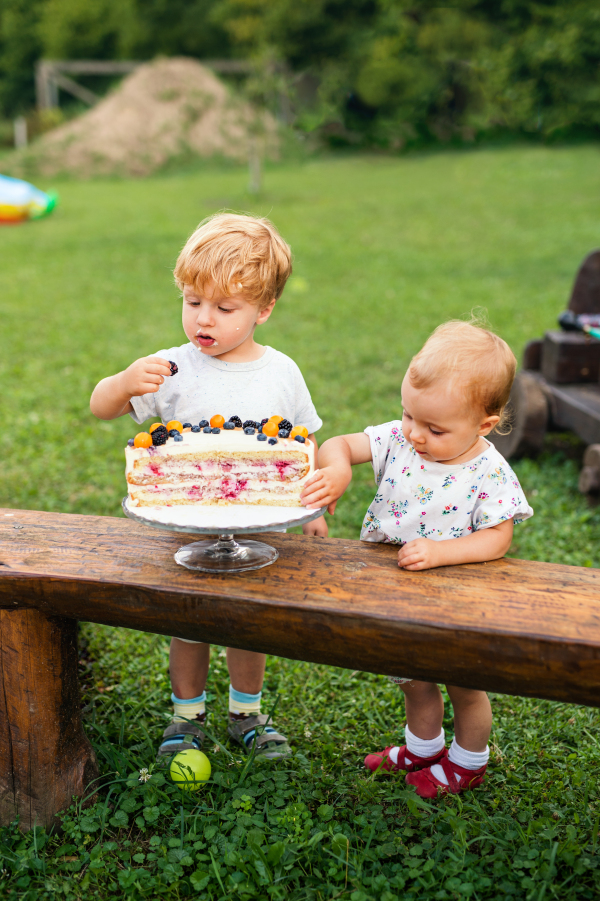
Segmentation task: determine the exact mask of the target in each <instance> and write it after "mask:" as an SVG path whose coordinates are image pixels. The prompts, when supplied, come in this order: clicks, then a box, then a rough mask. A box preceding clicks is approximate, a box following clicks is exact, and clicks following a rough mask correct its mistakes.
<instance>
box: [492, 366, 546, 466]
mask: <svg viewBox="0 0 600 901" xmlns="http://www.w3.org/2000/svg"><path fill="white" fill-rule="evenodd" d="M508 414H509V416H510V419H511V426H512V428H511V431H510V432H509V433H508V434H507V435H497V434H496V433H495V432H492V434H491V435H488V438H489V440H490V441H492V442H493V444H494V446H495V447H496V448H497V449H498V450H499V451H500V453H501V454H502V456H503V457H506V459H507V460H508V459H510V458H511V457H513V458H514V457H523V456H525V455H527V454H532V455H535V454H537V453H539V452H540V451H541V449H542V446H543V444H544V435H545V434H546V428H547V426H548V399H547V397H546V395H545V393H544V391H543V389H542V387H541V386H540V383H539V381H538V379H536V377H535V376H534V375H532V374H531V373H530V372H526V371H524V370H522V369H521V370H520V371H519V372H517V375H516V377H515V380H514V383H513V387H512V391H511V395H510V400H509V402H508Z"/></svg>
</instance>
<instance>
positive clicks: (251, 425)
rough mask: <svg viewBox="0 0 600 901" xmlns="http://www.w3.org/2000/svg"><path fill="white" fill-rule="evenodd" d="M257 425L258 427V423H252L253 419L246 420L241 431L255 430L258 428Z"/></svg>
mask: <svg viewBox="0 0 600 901" xmlns="http://www.w3.org/2000/svg"><path fill="white" fill-rule="evenodd" d="M259 425H260V423H258V422H254V420H253V419H247V420H246V422H245V423H244V424H243V426H242V428H243V429H257V428H258V427H259Z"/></svg>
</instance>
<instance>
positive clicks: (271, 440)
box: [269, 438, 277, 444]
mask: <svg viewBox="0 0 600 901" xmlns="http://www.w3.org/2000/svg"><path fill="white" fill-rule="evenodd" d="M269 444H277V438H269Z"/></svg>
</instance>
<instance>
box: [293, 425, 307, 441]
mask: <svg viewBox="0 0 600 901" xmlns="http://www.w3.org/2000/svg"><path fill="white" fill-rule="evenodd" d="M296 435H302V437H303V438H308V429H307V428H306V426H305V425H295V426H294V428H293V429H292V431H291V432H290V438H295V437H296Z"/></svg>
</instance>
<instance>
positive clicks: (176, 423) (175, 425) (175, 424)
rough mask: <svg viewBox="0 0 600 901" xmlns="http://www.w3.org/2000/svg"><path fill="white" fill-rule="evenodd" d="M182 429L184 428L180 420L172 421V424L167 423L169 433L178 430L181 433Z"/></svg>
mask: <svg viewBox="0 0 600 901" xmlns="http://www.w3.org/2000/svg"><path fill="white" fill-rule="evenodd" d="M182 428H183V426H182V425H181V423H180V422H179V420H178V419H172V420H171V422H168V423H167V432H171V431H172V429H177V431H178V432H180V431H181V430H182Z"/></svg>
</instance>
